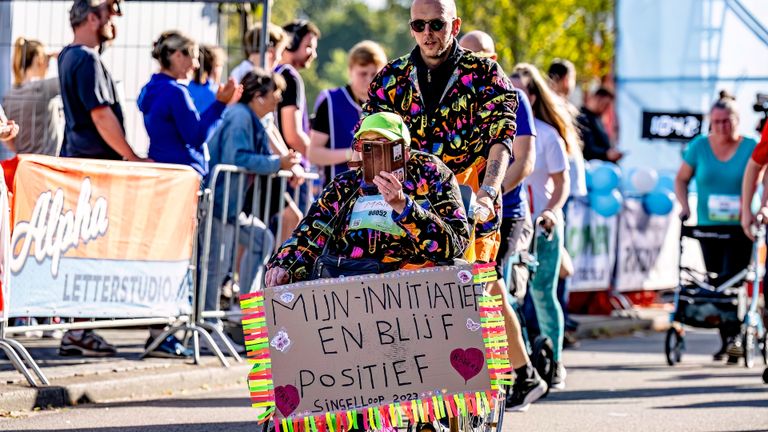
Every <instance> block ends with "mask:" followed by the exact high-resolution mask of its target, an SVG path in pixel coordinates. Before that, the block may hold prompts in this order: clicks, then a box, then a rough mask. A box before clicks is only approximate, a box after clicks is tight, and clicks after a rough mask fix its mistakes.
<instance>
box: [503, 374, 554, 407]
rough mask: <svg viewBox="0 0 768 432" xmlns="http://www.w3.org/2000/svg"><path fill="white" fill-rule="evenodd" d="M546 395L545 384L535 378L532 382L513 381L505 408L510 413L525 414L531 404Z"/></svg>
mask: <svg viewBox="0 0 768 432" xmlns="http://www.w3.org/2000/svg"><path fill="white" fill-rule="evenodd" d="M546 393H547V383H546V382H544V380H543V379H541V378H539V376H538V375H536V376H535V379H534V380H520V381H515V385H513V386H512V393H510V394H509V396H507V402H506V408H507V410H508V411H511V412H525V411H528V407H529V406H531V404H532V403H534V402H536V401H537V400H539V399H540V398H541V397H542V396H544V395H545V394H546Z"/></svg>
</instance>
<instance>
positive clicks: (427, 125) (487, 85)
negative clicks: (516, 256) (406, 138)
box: [363, 47, 517, 236]
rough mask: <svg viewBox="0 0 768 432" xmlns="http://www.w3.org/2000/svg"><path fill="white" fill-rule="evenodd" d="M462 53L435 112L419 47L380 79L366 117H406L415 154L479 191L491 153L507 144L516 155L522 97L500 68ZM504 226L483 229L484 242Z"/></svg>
mask: <svg viewBox="0 0 768 432" xmlns="http://www.w3.org/2000/svg"><path fill="white" fill-rule="evenodd" d="M458 53H459V56H460V58H459V59H458V63H457V66H456V69H455V71H454V72H453V75H452V76H451V78H450V80H449V81H448V86H447V87H446V91H445V92H444V93H443V97H442V99H441V100H440V102H439V103H438V104H437V105H436V106H435V108H434V109H433V110H432V111H431V112H427V111H426V108H425V104H424V101H423V99H422V97H421V93H420V90H419V80H418V77H417V70H416V63H415V60H414V57H415V56H418V55H420V54H419V48H418V47H416V48H415V49H414V50H413V52H411V54H409V55H407V56H404V57H401V58H399V59H396V60H394V61H392V62H390V63H389V64H388V65H386V66H385V67H384V68H383V69H382V70H381V71H380V72H379V74H378V75H377V76H376V77H375V78H374V80H373V82H372V83H371V87H370V88H369V98H370V99H369V101H368V102H367V103H366V104H365V105H364V106H363V115H366V114H372V113H375V112H380V111H391V112H395V113H397V114H400V116H401V117H402V118H403V120H404V121H405V123H406V124H407V125H408V128H409V130H410V132H411V148H413V149H417V150H421V151H424V152H427V153H431V154H433V155H435V156H437V157H439V158H440V159H441V160H442V161H443V162H444V163H445V164H446V165H447V166H448V168H450V169H451V170H452V171H453V173H454V174H456V178H457V180H458V181H459V183H461V184H468V185H470V186H472V188H473V189H474V190H475V191H477V189H478V187H479V185H481V184H482V182H483V176H484V174H485V168H486V159H487V157H488V152H489V150H490V148H491V147H492V146H493V145H495V144H503V145H504V146H506V147H507V149H509V153H510V155H511V154H512V140H513V139H514V137H515V130H516V125H515V111H516V109H517V96H516V95H515V93H514V92H513V91H512V89H513V88H514V87H513V86H512V84H511V82H510V81H509V79H508V78H507V76H506V75H505V74H504V71H502V69H501V67H500V66H499V65H498V63H496V62H495V61H493V60H491V59H488V58H483V57H478V56H475V55H474V54H472V53H470V52H469V51H466V50H464V49H462V48H461V47H459V48H458ZM499 198H500V197H499ZM497 210H499V208H497ZM500 220H501V219H500V218H499V217H497V218H495V219H494V220H491V221H489V222H488V223H486V224H483V226H482V227H477V233H478V236H482V234H483V233H486V232H492V231H496V230H498V227H499V226H500Z"/></svg>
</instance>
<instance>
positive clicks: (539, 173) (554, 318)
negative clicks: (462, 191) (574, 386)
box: [510, 63, 580, 389]
mask: <svg viewBox="0 0 768 432" xmlns="http://www.w3.org/2000/svg"><path fill="white" fill-rule="evenodd" d="M510 78H511V79H512V83H513V84H514V85H515V87H518V88H520V89H522V90H523V91H524V92H525V93H526V95H527V96H528V99H529V100H530V102H531V106H532V108H533V115H534V124H535V126H536V131H537V136H536V163H535V165H534V168H533V172H532V173H531V174H530V175H529V176H528V178H527V179H526V184H527V186H528V191H529V199H530V204H531V210H532V212H531V213H532V216H533V219H534V220H536V221H538V223H539V225H540V228H541V229H542V231H543V232H544V233H548V234H547V235H542V234H537V236H539V237H538V239H537V245H536V253H537V257H538V258H539V267H538V269H537V272H536V274H535V276H534V278H533V280H532V282H531V297H532V299H533V304H534V307H535V309H536V317H537V318H538V321H539V328H540V329H541V333H542V334H543V335H545V336H548V337H549V338H550V339H552V343H553V345H554V356H553V357H554V360H555V362H556V369H555V376H554V378H553V379H552V387H553V388H560V389H562V388H564V387H565V367H564V366H563V364H562V361H561V356H560V355H561V352H562V349H563V336H564V319H563V310H562V308H561V306H560V303H559V302H558V300H557V280H558V276H559V269H560V262H561V259H562V251H563V235H564V230H563V222H564V215H563V210H562V209H563V205H564V204H565V201H566V200H567V199H568V194H569V192H570V178H569V175H568V155H569V154H573V153H575V152H577V151H580V149H579V144H578V142H579V141H578V134H577V132H576V128H575V127H574V125H573V123H572V121H571V117H570V116H569V115H568V113H567V112H565V111H564V109H563V106H562V104H561V103H560V102H559V101H558V100H557V99H556V98H557V96H556V95H555V94H554V93H553V92H552V90H550V88H549V86H548V84H547V82H546V81H545V80H544V78H543V77H542V76H541V73H540V72H539V70H538V69H536V67H535V66H533V65H530V64H525V63H521V64H518V65H516V66H515V68H514V70H513V72H512V75H511V76H510ZM544 237H547V238H544Z"/></svg>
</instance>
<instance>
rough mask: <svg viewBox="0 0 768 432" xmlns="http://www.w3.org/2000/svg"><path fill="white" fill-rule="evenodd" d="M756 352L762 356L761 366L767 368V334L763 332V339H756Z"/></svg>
mask: <svg viewBox="0 0 768 432" xmlns="http://www.w3.org/2000/svg"><path fill="white" fill-rule="evenodd" d="M757 350H758V351H760V354H761V355H762V356H763V364H764V365H766V366H768V334H766V332H763V337H761V338H760V339H758V342H757Z"/></svg>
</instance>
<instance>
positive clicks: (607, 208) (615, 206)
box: [589, 189, 623, 217]
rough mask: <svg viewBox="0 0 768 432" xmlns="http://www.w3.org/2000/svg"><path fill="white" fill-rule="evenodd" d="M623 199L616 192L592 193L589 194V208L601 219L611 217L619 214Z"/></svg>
mask: <svg viewBox="0 0 768 432" xmlns="http://www.w3.org/2000/svg"><path fill="white" fill-rule="evenodd" d="M622 203H623V198H622V196H621V193H619V191H618V190H616V189H612V190H609V191H607V192H593V193H590V194H589V206H590V207H591V208H592V210H594V211H595V213H597V214H599V215H600V216H603V217H611V216H615V215H617V214H619V212H620V211H621V205H622Z"/></svg>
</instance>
